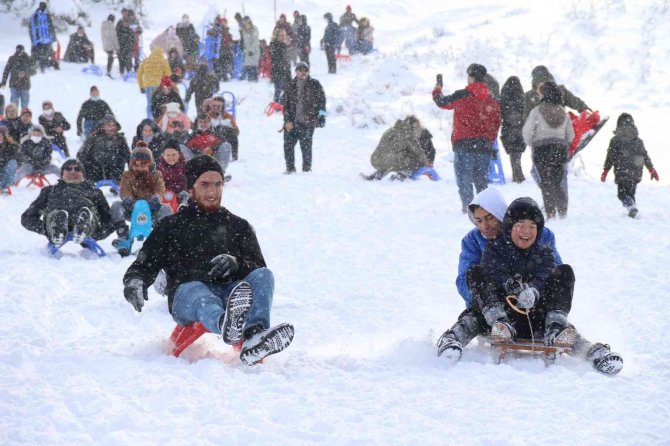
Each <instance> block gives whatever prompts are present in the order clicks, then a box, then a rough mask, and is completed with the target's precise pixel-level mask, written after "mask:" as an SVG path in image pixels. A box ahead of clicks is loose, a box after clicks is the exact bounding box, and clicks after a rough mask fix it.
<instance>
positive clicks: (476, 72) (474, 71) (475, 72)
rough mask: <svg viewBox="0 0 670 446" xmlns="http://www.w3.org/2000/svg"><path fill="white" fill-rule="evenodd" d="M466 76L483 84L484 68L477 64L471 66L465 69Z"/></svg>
mask: <svg viewBox="0 0 670 446" xmlns="http://www.w3.org/2000/svg"><path fill="white" fill-rule="evenodd" d="M467 73H468V76H470V77H471V78H473V79H474V80H475V82H483V81H484V77H486V67H485V66H484V65H480V64H478V63H473V64H471V65H470V66H469V67H468V69H467Z"/></svg>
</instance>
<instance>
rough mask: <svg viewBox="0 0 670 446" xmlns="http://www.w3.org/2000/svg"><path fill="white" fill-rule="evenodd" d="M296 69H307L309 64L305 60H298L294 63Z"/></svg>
mask: <svg viewBox="0 0 670 446" xmlns="http://www.w3.org/2000/svg"><path fill="white" fill-rule="evenodd" d="M298 70H305V71H309V64H308V63H307V62H303V61H300V62H298V63H297V64H295V71H298Z"/></svg>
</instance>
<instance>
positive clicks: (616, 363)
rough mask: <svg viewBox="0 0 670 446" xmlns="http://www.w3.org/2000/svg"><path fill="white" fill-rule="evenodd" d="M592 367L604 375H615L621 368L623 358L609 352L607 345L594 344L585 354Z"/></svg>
mask: <svg viewBox="0 0 670 446" xmlns="http://www.w3.org/2000/svg"><path fill="white" fill-rule="evenodd" d="M586 359H587V360H589V361H591V363H592V364H593V367H594V368H595V369H596V370H597V371H599V372H601V373H604V374H606V375H616V374H617V373H619V372H620V371H621V369H622V368H623V358H622V357H621V355H620V354H618V353H613V352H612V351H610V346H609V345H607V344H601V343H600V342H598V343H596V344H594V345H593V347H591V349H590V350H589V352H588V353H587V354H586Z"/></svg>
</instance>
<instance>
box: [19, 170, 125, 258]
mask: <svg viewBox="0 0 670 446" xmlns="http://www.w3.org/2000/svg"><path fill="white" fill-rule="evenodd" d="M60 171H61V179H60V180H58V183H56V184H55V185H53V186H46V187H43V188H42V189H41V190H40V195H39V196H38V197H37V199H36V200H35V201H33V202H32V203H31V205H30V206H29V207H28V209H27V210H26V211H25V212H24V213H23V215H21V224H22V225H23V227H24V228H26V229H27V230H29V231H33V232H36V233H38V234H41V235H45V236H46V237H47V238H48V239H49V241H50V242H51V243H53V244H54V246H56V247H60V246H62V245H63V243H65V240H66V238H67V235H68V234H69V233H72V241H73V242H75V243H82V242H83V241H84V240H86V239H87V238H93V239H95V240H102V239H104V238H106V237H107V236H108V235H109V234H111V233H112V232H113V231H114V229H117V228H125V230H126V231H128V227H127V226H126V224H125V222H123V221H122V222H118V223H114V222H113V221H112V216H111V213H110V209H109V204H108V203H107V200H106V199H105V196H104V195H103V193H102V191H101V190H100V189H98V188H96V187H95V186H94V185H93V183H91V182H89V181H87V180H86V176H85V172H84V166H83V164H82V163H81V162H80V161H78V160H76V159H69V160H67V161H65V162H64V163H63V165H62V166H61V170H60Z"/></svg>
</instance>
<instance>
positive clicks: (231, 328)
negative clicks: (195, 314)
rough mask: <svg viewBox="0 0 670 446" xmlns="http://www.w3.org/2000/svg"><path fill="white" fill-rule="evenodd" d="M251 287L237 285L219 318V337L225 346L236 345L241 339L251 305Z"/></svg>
mask: <svg viewBox="0 0 670 446" xmlns="http://www.w3.org/2000/svg"><path fill="white" fill-rule="evenodd" d="M252 299H253V297H252V293H251V285H249V284H248V283H247V282H240V283H238V284H237V285H236V286H235V288H233V290H232V291H231V292H230V295H229V296H228V301H227V302H226V312H225V313H224V314H223V316H222V317H221V325H220V327H221V335H222V336H223V342H225V343H226V344H230V345H232V344H237V343H238V342H240V340H241V339H242V333H243V332H242V330H243V329H244V324H245V323H246V320H247V313H249V309H250V308H251V303H252Z"/></svg>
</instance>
